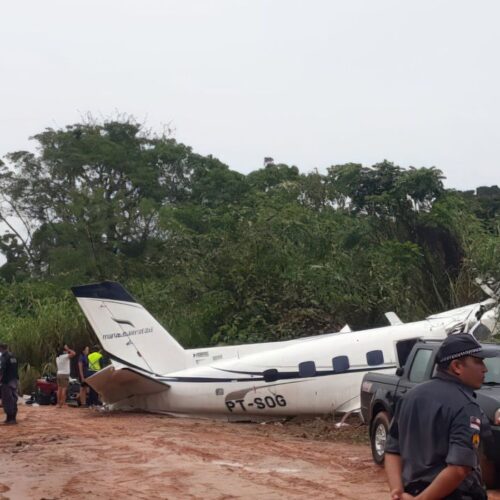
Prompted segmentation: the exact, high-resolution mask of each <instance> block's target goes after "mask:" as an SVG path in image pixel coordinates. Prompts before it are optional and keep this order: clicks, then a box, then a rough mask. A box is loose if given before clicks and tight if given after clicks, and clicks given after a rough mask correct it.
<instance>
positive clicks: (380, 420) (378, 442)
mask: <svg viewBox="0 0 500 500" xmlns="http://www.w3.org/2000/svg"><path fill="white" fill-rule="evenodd" d="M388 430H389V415H388V414H387V412H385V411H381V412H379V413H377V414H376V415H375V418H374V419H373V423H372V427H371V432H370V442H371V446H372V456H373V461H374V462H375V463H376V464H377V465H382V464H383V463H384V457H385V442H386V440H387V432H388Z"/></svg>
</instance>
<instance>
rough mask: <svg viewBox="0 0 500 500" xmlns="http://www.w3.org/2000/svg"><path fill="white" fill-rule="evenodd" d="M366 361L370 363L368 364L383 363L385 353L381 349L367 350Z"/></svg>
mask: <svg viewBox="0 0 500 500" xmlns="http://www.w3.org/2000/svg"><path fill="white" fill-rule="evenodd" d="M366 362H367V363H368V366H375V365H383V364H384V353H383V352H382V351H381V350H380V349H377V350H376V351H370V352H367V353H366Z"/></svg>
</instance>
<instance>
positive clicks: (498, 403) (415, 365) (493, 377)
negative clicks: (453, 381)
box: [361, 340, 500, 477]
mask: <svg viewBox="0 0 500 500" xmlns="http://www.w3.org/2000/svg"><path fill="white" fill-rule="evenodd" d="M440 345H441V342H440V341H423V340H420V341H415V344H414V345H413V348H412V349H411V351H410V352H409V354H408V356H407V357H406V359H405V360H404V366H401V367H399V368H398V369H397V370H396V374H395V375H388V374H380V373H375V372H370V373H367V374H366V375H365V376H364V378H363V382H362V384H361V414H362V416H363V420H364V421H365V422H366V423H367V424H368V432H369V434H370V442H371V448H372V455H373V460H374V461H375V463H377V464H382V463H383V462H384V447H385V441H386V436H387V429H388V427H389V422H390V419H391V418H392V415H393V412H394V408H395V405H396V403H397V401H398V400H399V399H400V398H401V396H402V395H403V394H404V393H405V392H407V391H408V390H410V389H411V388H412V387H413V386H415V385H417V384H419V383H421V382H424V381H426V380H429V379H430V378H431V377H432V375H433V374H434V371H435V357H436V352H437V350H438V349H439V346H440ZM483 345H484V346H485V347H487V348H488V349H498V350H500V345H496V344H483ZM401 361H402V360H401V359H400V363H401ZM484 362H485V364H486V366H487V368H488V373H487V374H486V377H485V381H484V384H483V386H482V387H481V389H479V390H477V391H476V394H477V400H478V403H479V405H480V406H481V408H482V410H483V412H484V413H485V415H486V416H487V417H488V419H489V420H490V423H491V425H492V429H493V435H494V446H491V450H490V449H488V455H489V456H490V457H491V458H492V459H493V462H494V466H495V468H496V476H497V477H500V357H496V358H488V359H485V360H484Z"/></svg>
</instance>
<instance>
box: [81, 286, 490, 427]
mask: <svg viewBox="0 0 500 500" xmlns="http://www.w3.org/2000/svg"><path fill="white" fill-rule="evenodd" d="M72 290H73V293H74V295H75V296H76V298H77V300H78V303H79V305H80V307H81V308H82V310H83V312H84V314H85V316H86V317H87V319H88V321H89V323H90V325H91V326H92V328H93V330H94V332H95V333H96V335H97V337H98V339H99V341H100V343H101V344H102V347H103V349H104V351H106V353H107V354H108V356H109V358H110V360H111V365H109V366H107V367H106V368H104V369H102V370H101V371H99V372H98V373H96V374H95V375H93V376H91V377H90V378H89V379H88V381H89V384H90V385H91V386H92V387H93V388H94V389H95V390H96V391H98V392H99V393H100V395H101V398H102V399H103V401H104V402H105V403H107V404H109V405H110V406H111V408H113V409H141V410H146V411H151V412H161V413H169V414H176V415H194V414H195V415H200V416H206V417H224V418H228V419H230V420H241V419H245V420H259V419H261V418H265V419H268V418H270V417H283V416H292V415H325V414H329V413H330V414H331V413H344V414H345V413H349V412H352V411H356V410H358V409H359V406H360V402H359V394H360V384H361V379H362V378H363V375H364V374H365V373H366V372H368V371H377V370H378V371H381V372H382V373H394V372H395V370H396V368H397V367H398V366H401V365H403V364H404V362H405V360H406V356H407V355H408V353H409V352H410V350H411V347H412V345H413V343H414V342H416V340H417V339H419V338H422V337H425V338H434V339H444V338H445V337H446V335H447V334H448V333H449V332H450V331H452V330H453V329H454V328H456V327H457V325H462V326H464V325H465V327H466V328H467V329H468V328H469V327H470V326H471V325H472V324H475V323H476V321H477V320H476V317H475V314H476V313H477V312H478V311H479V310H480V307H481V306H482V307H483V309H484V308H485V307H489V308H490V310H489V311H488V312H486V313H485V314H484V315H483V319H482V321H483V322H485V325H487V326H488V327H489V328H490V329H492V325H491V322H492V321H496V315H497V314H498V307H492V304H494V301H493V300H492V299H489V300H487V301H485V302H482V303H478V304H473V305H470V306H467V307H462V308H459V309H454V310H451V311H447V312H445V313H441V314H437V315H433V316H429V317H428V318H426V319H425V320H423V321H419V322H415V323H408V324H403V323H402V322H401V321H400V320H399V318H397V316H396V315H395V314H394V313H390V314H388V318H389V319H390V321H391V322H392V326H387V327H383V328H374V329H370V330H364V331H357V332H351V331H345V332H337V333H332V334H325V335H318V336H315V337H307V338H300V339H296V340H290V341H284V342H271V343H261V344H249V345H239V346H223V347H209V348H205V349H183V348H182V346H181V345H180V344H179V343H178V342H177V341H176V340H175V339H174V338H173V337H172V336H171V335H169V333H168V332H167V331H166V330H165V329H164V328H163V327H162V326H161V325H160V324H159V323H158V322H157V321H156V320H155V319H154V318H153V316H151V314H149V313H148V311H146V309H144V307H143V306H142V305H140V304H139V303H137V302H136V301H135V300H134V299H133V298H132V297H131V296H130V294H129V293H128V292H127V291H126V290H125V289H124V288H123V287H122V286H121V285H120V284H118V283H113V282H103V283H97V284H92V285H84V286H78V287H74V288H73V289H72ZM347 330H348V329H347Z"/></svg>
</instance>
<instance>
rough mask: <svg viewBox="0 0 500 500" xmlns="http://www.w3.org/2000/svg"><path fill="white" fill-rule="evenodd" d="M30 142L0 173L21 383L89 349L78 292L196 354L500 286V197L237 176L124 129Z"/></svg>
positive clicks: (325, 178) (361, 181)
mask: <svg viewBox="0 0 500 500" xmlns="http://www.w3.org/2000/svg"><path fill="white" fill-rule="evenodd" d="M35 139H36V141H37V142H38V144H39V148H38V151H37V153H31V152H26V151H21V152H15V153H11V154H9V155H7V156H6V157H5V163H3V164H0V167H1V169H0V193H1V195H2V204H1V205H0V222H3V223H4V225H5V224H8V226H6V227H7V229H6V230H5V231H4V234H3V235H2V237H1V240H0V251H1V252H2V253H3V254H4V255H5V257H6V258H7V262H6V263H5V264H4V265H3V266H2V267H1V268H0V280H1V281H0V300H1V309H0V317H1V320H2V321H1V323H0V338H3V339H7V340H8V341H9V342H11V343H12V344H13V347H14V349H15V350H16V352H17V353H18V355H19V356H20V358H21V359H22V360H23V361H24V362H25V363H27V365H25V368H24V369H25V370H29V369H32V370H35V371H36V370H38V371H40V370H44V368H45V367H44V364H46V363H50V362H51V361H53V352H54V349H55V348H56V346H57V345H58V344H59V343H60V342H61V341H62V340H63V339H64V340H65V341H67V342H69V343H72V344H73V345H75V346H76V347H79V346H81V345H83V344H84V343H88V342H90V338H89V336H90V335H91V334H90V333H89V332H88V329H87V328H86V325H85V321H84V319H83V317H82V315H81V314H80V313H79V311H78V308H77V306H76V303H75V301H74V299H73V298H72V296H71V295H70V293H69V291H68V290H69V286H70V285H74V284H81V283H87V282H91V281H97V280H103V279H109V280H118V281H121V282H122V283H123V284H124V285H125V286H126V287H127V288H129V289H130V290H131V292H132V293H133V294H134V295H135V296H136V297H137V298H138V299H139V300H140V301H141V302H142V303H143V304H144V305H145V306H146V307H147V308H148V309H150V310H151V312H152V313H153V314H154V315H155V316H157V317H158V318H159V320H160V321H161V322H162V323H163V324H165V326H166V327H167V328H168V329H169V330H170V331H171V332H172V334H173V335H174V336H176V337H177V338H178V339H179V340H180V342H181V343H182V344H183V345H185V346H186V347H188V346H198V345H202V344H215V343H219V342H224V343H242V342H253V341H263V340H267V341H272V340H279V339H289V338H293V337H297V336H303V335H311V334H315V333H320V332H325V331H332V330H335V329H338V328H340V327H342V326H343V324H345V323H346V322H349V324H350V325H351V326H353V327H355V328H361V327H367V326H374V325H375V324H379V323H381V322H382V314H383V312H385V311H387V310H396V311H397V312H398V314H400V315H401V316H402V317H403V319H405V320H414V319H418V318H421V317H422V316H423V315H425V314H428V313H431V312H434V311H437V310H442V309H446V308H450V307H453V306H458V305H462V304H465V303H469V302H472V301H475V300H476V299H479V298H480V297H481V295H480V293H479V291H478V289H477V287H475V286H474V285H473V280H474V278H476V277H479V276H480V277H483V278H493V279H495V280H499V279H500V189H499V188H498V187H496V186H493V187H489V188H487V187H482V188H478V189H477V191H476V192H473V191H471V192H465V193H462V192H456V191H451V190H447V189H445V188H444V186H443V183H442V180H443V177H442V175H441V172H440V171H439V170H437V169H435V168H410V169H402V168H400V167H398V166H396V165H394V164H393V163H390V162H388V161H384V162H382V163H379V164H376V165H373V166H372V167H370V168H368V167H363V166H361V165H358V164H345V165H334V166H332V167H330V168H329V169H328V171H327V173H326V174H324V175H322V174H319V173H317V172H313V173H310V174H301V173H300V172H299V170H298V169H297V168H296V167H293V166H287V165H282V164H272V163H269V164H267V165H266V167H264V168H261V169H258V170H255V171H254V172H251V173H250V174H248V175H246V176H245V175H242V174H239V173H237V172H235V171H233V170H231V169H230V168H229V167H227V166H226V165H224V164H222V163H221V162H220V161H218V160H216V159H215V158H212V157H210V156H208V157H204V156H201V155H198V154H196V153H194V152H193V151H192V150H191V148H189V147H187V146H185V145H183V144H179V143H177V142H176V141H175V140H173V139H171V138H168V137H165V136H155V135H153V134H151V133H150V132H148V131H146V130H145V129H144V128H143V127H141V125H139V124H137V123H135V122H134V121H131V120H128V121H125V122H120V121H109V122H104V123H83V124H76V125H71V126H68V127H66V128H64V129H61V130H52V129H47V130H45V131H44V132H42V133H41V134H38V135H37V136H35ZM30 367H31V368H30ZM35 371H34V372H33V373H35Z"/></svg>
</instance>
